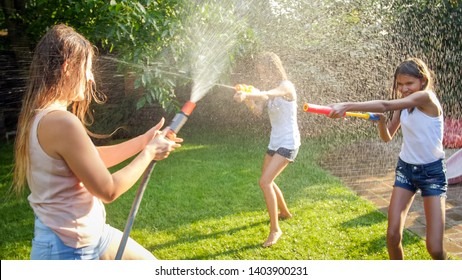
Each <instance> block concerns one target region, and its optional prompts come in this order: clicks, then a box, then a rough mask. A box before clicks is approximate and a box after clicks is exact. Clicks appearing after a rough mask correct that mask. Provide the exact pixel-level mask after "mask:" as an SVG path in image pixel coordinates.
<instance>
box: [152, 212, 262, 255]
mask: <svg viewBox="0 0 462 280" xmlns="http://www.w3.org/2000/svg"><path fill="white" fill-rule="evenodd" d="M266 223H268V221H266V220H263V221H260V222H255V223H251V224H246V225H243V226H240V227H236V228H232V229H228V230H222V231H214V232H213V233H210V234H198V235H188V236H187V237H185V238H178V239H175V240H174V241H170V242H165V243H162V244H158V245H154V246H151V247H150V248H149V249H150V250H151V251H156V250H161V249H164V248H168V247H172V246H176V245H179V244H183V243H194V242H197V241H201V240H205V239H217V238H218V237H220V236H222V235H233V234H235V233H237V232H239V231H246V230H249V229H250V228H253V227H257V226H259V225H262V224H266ZM246 247H249V246H246ZM250 247H252V248H253V247H254V246H250ZM255 247H261V243H258V244H256V245H255ZM233 251H240V249H235V250H233ZM219 255H226V253H225V252H223V253H220V254H219ZM207 258H210V255H207Z"/></svg>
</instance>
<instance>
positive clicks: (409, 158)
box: [399, 92, 445, 164]
mask: <svg viewBox="0 0 462 280" xmlns="http://www.w3.org/2000/svg"><path fill="white" fill-rule="evenodd" d="M430 97H431V98H432V100H433V102H434V103H435V104H436V105H437V106H438V108H439V109H440V111H441V112H442V109H441V104H440V102H439V101H438V99H437V97H436V95H435V93H433V92H430ZM400 121H401V130H402V132H403V144H402V147H401V152H400V154H399V157H400V158H401V159H402V160H403V161H405V162H406V163H410V164H427V163H431V162H434V161H437V160H439V159H443V158H444V155H445V153H444V149H443V130H444V119H443V113H441V114H440V115H439V116H437V117H431V116H428V115H427V114H425V113H423V112H422V111H420V110H419V109H418V108H414V111H413V112H412V113H409V112H408V110H402V111H401V116H400Z"/></svg>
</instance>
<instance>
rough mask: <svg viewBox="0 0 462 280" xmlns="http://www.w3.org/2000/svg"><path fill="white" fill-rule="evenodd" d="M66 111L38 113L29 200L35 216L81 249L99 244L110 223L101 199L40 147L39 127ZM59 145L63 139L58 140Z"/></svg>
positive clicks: (32, 139)
mask: <svg viewBox="0 0 462 280" xmlns="http://www.w3.org/2000/svg"><path fill="white" fill-rule="evenodd" d="M55 110H64V111H65V110H66V108H65V107H61V106H57V105H52V106H49V107H48V108H46V109H44V110H40V111H38V112H37V114H36V116H35V119H34V121H33V123H32V127H31V133H30V139H29V141H30V150H29V155H30V173H29V174H28V176H27V182H28V184H29V188H30V190H31V194H30V195H29V197H28V200H29V203H30V205H31V207H32V209H33V210H34V213H35V215H37V217H38V218H39V219H40V221H41V222H42V223H43V224H45V225H46V226H48V227H49V228H51V229H52V230H53V231H54V232H55V233H56V234H57V235H58V236H59V237H60V238H61V240H62V241H63V242H64V244H66V245H67V246H70V247H73V248H81V247H84V246H88V245H90V244H97V243H98V242H99V238H100V236H101V233H102V229H103V226H104V224H105V221H106V212H105V209H104V205H103V203H102V202H101V200H100V199H98V198H97V197H95V196H93V195H92V194H91V193H90V192H89V191H88V190H87V189H86V188H85V186H83V184H82V183H81V182H80V180H79V179H78V178H77V177H76V176H75V175H74V174H73V173H72V171H71V170H70V169H69V167H68V165H67V164H66V162H65V161H64V160H60V159H54V158H52V157H50V156H49V155H48V154H46V153H45V151H44V150H43V149H42V147H41V146H40V143H39V141H38V137H37V127H38V124H39V122H40V120H41V119H42V118H43V116H45V115H46V114H48V113H49V112H51V111H55ZM57 140H58V141H59V139H57Z"/></svg>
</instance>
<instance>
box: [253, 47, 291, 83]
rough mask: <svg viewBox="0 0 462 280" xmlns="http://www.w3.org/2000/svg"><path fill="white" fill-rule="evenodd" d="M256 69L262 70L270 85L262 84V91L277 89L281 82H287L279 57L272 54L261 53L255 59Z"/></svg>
mask: <svg viewBox="0 0 462 280" xmlns="http://www.w3.org/2000/svg"><path fill="white" fill-rule="evenodd" d="M256 67H260V68H262V69H264V71H265V74H266V75H267V77H266V79H265V80H267V81H268V82H269V83H270V84H263V82H262V81H260V83H262V85H260V86H262V88H263V89H272V88H275V87H277V86H278V85H279V84H280V83H281V82H282V81H284V80H287V73H286V71H285V69H284V67H283V66H282V61H281V59H280V58H279V56H278V55H277V54H275V53H273V52H263V53H261V54H259V55H258V56H257V58H256Z"/></svg>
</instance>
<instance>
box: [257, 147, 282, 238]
mask: <svg viewBox="0 0 462 280" xmlns="http://www.w3.org/2000/svg"><path fill="white" fill-rule="evenodd" d="M287 164H288V161H287V159H286V158H284V157H283V156H281V155H279V154H275V155H273V156H269V155H265V159H264V162H263V170H262V176H261V178H260V182H259V183H260V188H261V189H262V191H263V196H264V197H265V202H266V208H267V210H268V214H269V217H270V233H269V236H268V239H267V240H266V242H265V243H263V246H264V247H269V246H271V245H274V244H276V242H277V241H278V239H279V237H281V235H282V231H281V229H280V228H279V221H278V197H277V194H276V191H275V188H274V187H273V184H274V180H275V179H276V177H277V176H278V175H279V174H280V173H281V172H282V170H284V168H285V167H286V166H287ZM278 190H279V188H278ZM279 192H280V190H279ZM284 204H285V203H284ZM286 207H287V206H286Z"/></svg>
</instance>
